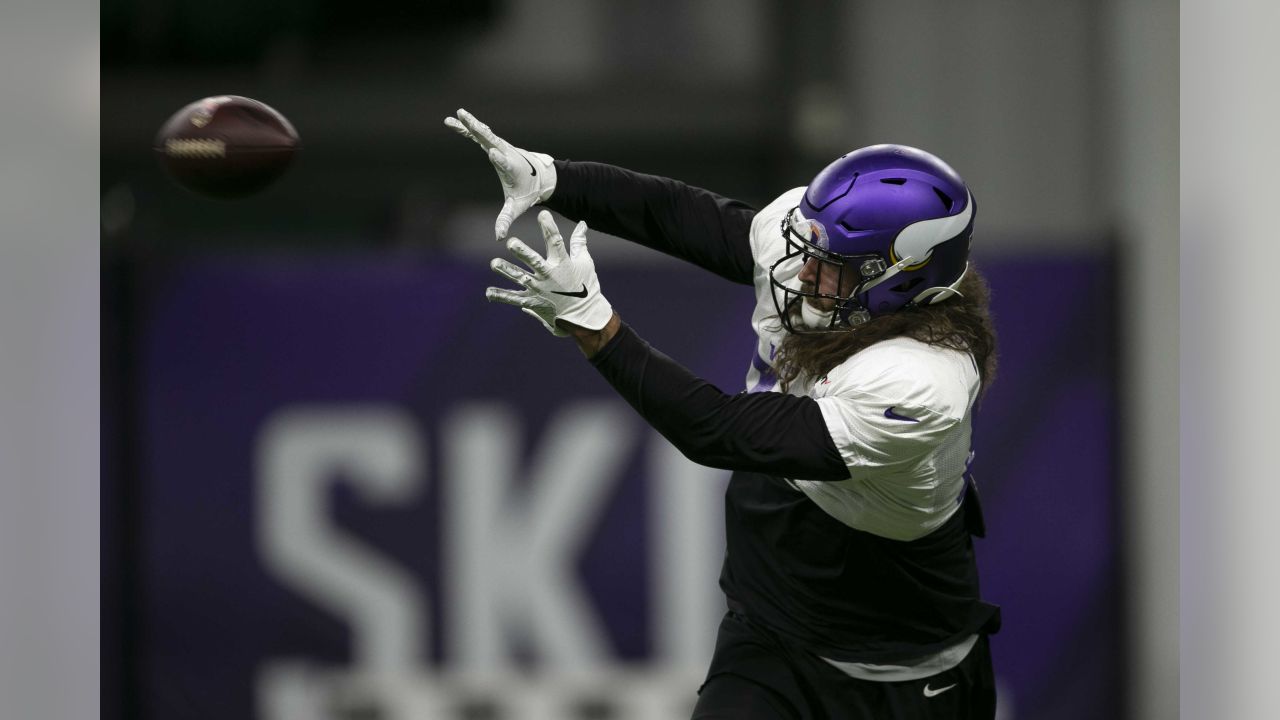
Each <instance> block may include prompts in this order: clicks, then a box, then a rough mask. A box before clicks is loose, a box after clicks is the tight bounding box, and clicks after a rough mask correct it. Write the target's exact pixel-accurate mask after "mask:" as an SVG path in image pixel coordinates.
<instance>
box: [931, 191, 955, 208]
mask: <svg viewBox="0 0 1280 720" xmlns="http://www.w3.org/2000/svg"><path fill="white" fill-rule="evenodd" d="M933 191H934V192H935V193H937V194H938V199H939V200H941V201H942V204H943V205H946V206H947V212H951V208H952V207H955V204H956V201H955V200H953V199H952V198H951V196H950V195H948V194H946V193H944V192H942V190H940V189H938V188H936V187H935V188H934V189H933Z"/></svg>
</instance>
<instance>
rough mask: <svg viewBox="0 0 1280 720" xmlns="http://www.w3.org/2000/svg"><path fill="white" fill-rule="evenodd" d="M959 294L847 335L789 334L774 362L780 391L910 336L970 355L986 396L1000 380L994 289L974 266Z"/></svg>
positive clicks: (879, 319)
mask: <svg viewBox="0 0 1280 720" xmlns="http://www.w3.org/2000/svg"><path fill="white" fill-rule="evenodd" d="M956 289H957V290H959V291H960V295H961V297H952V298H949V299H947V300H944V301H942V302H940V303H938V304H937V305H923V306H919V307H910V308H904V309H902V310H899V311H897V312H892V313H888V314H885V315H881V316H879V317H874V318H872V319H871V320H869V321H867V322H865V323H863V324H861V325H858V326H857V327H855V328H853V329H851V330H848V331H845V332H831V333H817V334H812V335H810V334H789V335H787V336H786V338H785V339H783V341H782V344H781V345H780V346H779V347H778V352H777V355H776V356H775V357H774V361H773V366H774V369H775V370H776V371H777V373H778V380H779V381H780V383H781V385H782V389H783V390H786V389H787V388H789V387H790V386H791V384H792V383H794V382H795V381H796V380H797V379H799V378H802V377H803V378H809V379H816V378H820V377H822V376H823V375H826V374H827V373H828V372H831V369H832V368H834V367H835V366H837V365H839V364H840V363H842V362H844V361H845V360H847V359H848V358H849V357H850V356H852V355H853V354H854V353H857V352H860V351H862V350H865V349H866V348H868V347H870V346H872V345H874V344H876V343H878V342H880V341H882V340H888V339H890V338H895V337H909V338H913V339H915V340H919V341H920V342H923V343H926V344H929V345H934V346H936V347H943V348H950V349H952V350H959V351H960V352H967V353H969V354H970V355H972V356H973V361H974V364H975V365H977V367H978V377H979V380H980V381H981V384H982V385H981V387H982V389H981V392H982V393H985V392H986V390H987V388H988V387H990V386H991V383H992V382H993V381H994V380H995V377H996V331H995V327H994V326H993V324H992V322H991V312H990V308H989V307H988V305H989V299H990V289H989V287H988V286H987V280H986V278H984V277H983V276H982V274H981V273H980V272H978V269H977V268H976V267H974V266H973V265H972V264H971V265H970V266H969V271H968V272H967V273H965V277H964V280H962V281H961V282H960V285H959V287H957V288H956Z"/></svg>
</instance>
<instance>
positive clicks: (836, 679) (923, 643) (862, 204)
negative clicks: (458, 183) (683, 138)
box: [445, 110, 1000, 720]
mask: <svg viewBox="0 0 1280 720" xmlns="http://www.w3.org/2000/svg"><path fill="white" fill-rule="evenodd" d="M445 123H446V124H447V125H448V126H449V127H451V128H452V129H454V130H455V131H457V132H458V133H460V134H462V135H464V136H465V137H468V138H470V139H471V140H474V141H475V142H476V143H478V144H479V145H480V146H481V147H482V148H483V149H484V150H485V151H486V153H487V154H488V157H489V161H490V162H491V163H492V164H493V166H494V168H495V169H496V171H497V173H498V177H499V179H500V180H501V182H502V187H503V193H504V198H505V199H504V203H503V206H502V211H501V213H500V214H499V216H498V219H497V222H496V225H495V233H496V235H497V237H498V238H499V239H503V238H505V237H506V235H507V233H508V231H509V229H510V227H511V223H512V221H513V220H515V218H516V217H518V216H519V215H520V214H521V213H523V212H525V211H527V210H528V209H529V208H530V207H532V206H533V205H535V204H542V205H545V206H546V207H548V208H551V209H553V210H556V211H557V212H559V213H561V214H562V215H564V216H566V217H568V218H571V219H575V220H579V222H578V224H577V227H575V228H574V230H573V232H572V233H571V235H570V238H569V242H568V244H567V246H566V244H565V241H564V239H563V238H562V236H561V234H560V232H559V230H558V229H557V227H556V224H555V222H554V220H553V219H552V217H551V214H550V213H549V212H546V211H543V212H541V213H540V214H539V216H538V221H539V223H540V226H541V229H542V234H543V237H544V239H545V241H546V252H545V254H539V253H538V252H537V251H535V250H533V249H532V248H530V247H529V246H528V245H526V244H524V243H523V242H521V241H520V240H518V239H515V238H510V239H507V241H506V247H507V248H508V249H509V250H510V252H511V253H512V254H513V255H514V256H515V257H516V258H517V259H518V260H520V261H521V263H522V264H521V265H517V264H515V263H512V262H509V261H507V260H504V259H495V260H494V261H493V262H492V267H493V269H494V270H495V271H496V272H498V273H499V274H501V275H502V276H504V277H505V278H506V279H508V280H510V281H511V282H513V283H515V284H516V285H517V286H519V288H520V289H518V290H512V289H504V288H496V287H494V288H489V289H488V290H487V292H486V296H487V297H488V299H489V300H491V301H496V302H502V303H508V304H511V305H514V306H517V307H519V308H521V309H522V310H523V311H524V312H525V313H527V314H529V315H531V316H532V317H534V318H536V319H537V320H538V321H539V322H541V323H542V325H543V326H544V327H546V329H547V330H548V331H550V332H551V333H552V334H554V335H559V336H566V335H567V336H571V337H573V338H574V340H575V341H576V342H577V343H578V345H579V347H580V348H581V349H582V351H583V352H584V354H585V355H586V356H587V357H588V358H589V359H590V362H591V364H592V365H593V366H594V367H595V368H596V369H597V370H598V371H599V372H600V373H601V374H602V375H603V376H604V377H605V378H606V379H607V380H608V382H609V383H610V384H611V385H612V386H613V387H614V388H615V389H616V390H617V392H618V393H619V394H620V395H622V397H624V398H625V399H626V400H627V402H628V403H630V404H631V405H632V407H634V408H635V409H636V411H637V412H639V413H640V414H641V415H642V416H643V417H644V418H645V419H646V420H647V421H648V422H649V423H650V424H651V425H652V426H653V427H654V428H656V429H657V430H658V431H659V432H660V433H662V434H663V436H664V437H666V438H667V439H668V440H670V441H671V442H672V443H673V444H674V445H675V446H676V447H677V448H679V449H680V450H681V451H682V452H683V453H684V454H685V455H687V456H688V457H689V458H690V459H692V460H693V461H695V462H698V463H701V464H704V465H709V466H712V467H717V468H725V469H729V470H732V471H733V475H732V479H731V480H730V482H729V487H728V491H727V494H726V506H725V524H726V533H727V553H726V558H725V562H724V567H723V570H722V572H721V577H720V585H721V587H722V588H723V589H724V591H725V594H726V596H727V599H728V612H727V614H726V615H725V617H724V619H723V621H722V622H721V625H720V629H719V634H718V637H717V640H716V648H715V653H714V656H713V658H712V661H711V667H710V670H709V671H708V674H707V679H706V682H705V683H704V684H703V686H702V687H701V688H700V690H699V699H698V702H697V705H696V707H695V710H694V718H738V719H742V718H877V719H883V718H911V719H913V720H917V719H919V718H949V719H954V718H992V717H994V713H995V682H994V676H993V672H992V663H991V654H990V648H989V645H988V640H987V636H988V635H990V634H993V633H995V632H996V631H997V630H998V629H999V625H1000V614H999V608H998V607H996V606H994V605H991V604H989V603H986V602H984V601H983V600H982V599H981V597H980V593H979V588H978V572H977V566H976V562H975V556H974V548H973V541H972V537H973V536H979V537H981V536H982V535H983V534H984V532H985V530H984V527H983V521H982V514H981V510H980V508H979V505H978V497H977V493H976V490H975V488H974V485H973V481H972V477H971V476H970V474H969V472H968V467H969V462H970V460H971V459H972V453H971V452H970V431H971V416H972V413H973V407H974V403H975V401H976V400H977V398H978V396H979V394H980V393H981V392H982V390H983V389H985V387H986V386H987V385H989V384H990V382H991V380H992V378H993V375H994V369H995V336H994V333H993V330H992V325H991V321H990V318H989V315H988V312H987V292H986V285H985V283H984V281H983V280H982V278H981V276H980V275H979V274H978V272H977V270H975V269H974V268H973V267H972V266H970V265H969V262H968V258H969V244H970V238H971V236H972V233H973V223H974V215H975V206H974V200H973V196H972V194H971V193H970V191H969V189H968V187H967V186H966V185H965V183H964V181H963V180H962V179H961V178H960V176H959V175H958V174H956V172H955V171H954V170H952V169H951V167H949V166H948V165H947V164H946V163H944V162H942V161H941V160H940V159H938V158H937V157H934V156H933V155H931V154H929V153H927V152H924V151H922V150H918V149H915V148H911V147H906V146H902V145H874V146H871V147H865V148H862V149H859V150H855V151H853V152H850V153H848V154H846V155H844V156H842V157H840V158H838V159H837V160H835V161H834V162H832V163H831V164H830V165H828V166H827V167H826V168H825V169H823V170H822V171H821V172H819V173H818V175H817V176H816V177H815V178H814V179H813V181H812V182H811V183H809V185H808V186H806V187H798V188H794V189H792V190H788V191H787V192H785V193H783V194H782V195H780V196H779V197H778V198H777V199H776V200H774V201H773V202H771V203H769V204H768V205H767V206H766V207H765V208H764V209H762V210H759V211H757V210H755V209H753V208H751V207H749V206H747V205H745V204H744V203H741V202H738V201H735V200H730V199H727V198H724V197H721V196H718V195H716V194H714V193H711V192H709V191H707V190H703V189H699V188H695V187H690V186H688V185H685V184H683V183H680V182H677V181H675V180H671V179H667V178H661V177H655V176H651V175H643V174H639V173H634V172H630V171H627V170H623V169H621V168H617V167H612V166H608V165H602V164H598V163H590V162H567V161H561V160H554V159H552V158H551V157H550V156H548V155H545V154H542V153H535V152H528V151H525V150H522V149H520V148H517V147H515V146H513V145H511V144H510V143H508V142H506V141H505V140H503V139H501V138H499V137H498V136H497V135H496V134H494V132H493V131H492V130H491V129H490V128H489V127H487V126H486V125H484V124H483V123H481V122H480V121H479V120H477V119H476V118H475V117H474V116H472V115H470V114H469V113H467V112H466V111H464V110H459V111H458V113H457V116H456V117H450V118H448V119H446V120H445ZM587 223H589V224H590V226H591V227H593V228H595V229H597V230H603V231H605V232H608V233H611V234H613V235H617V236H620V237H623V238H626V239H628V240H632V241H634V242H637V243H640V244H642V245H645V246H647V247H650V248H653V249H656V250H659V251H661V252H664V253H667V254H670V255H674V256H676V257H678V258H682V259H684V260H687V261H689V262H692V263H694V264H696V265H698V266H700V267H702V268H705V269H707V270H709V271H711V272H713V273H715V274H717V275H719V276H721V277H723V278H725V279H727V280H729V281H731V282H735V283H740V284H744V285H752V286H754V288H755V293H756V307H755V311H754V313H753V315H752V318H751V322H752V325H753V327H754V328H755V331H756V335H757V337H758V343H757V347H756V350H755V354H754V357H753V358H752V359H751V363H750V365H749V368H748V370H747V377H746V392H741V393H737V394H730V393H726V392H723V391H721V390H719V389H718V388H716V387H714V386H712V385H711V384H710V383H707V382H705V381H703V380H701V379H699V378H697V377H695V376H694V375H693V374H692V373H690V372H689V371H688V370H686V369H685V368H684V367H682V366H681V365H680V364H678V363H677V362H675V361H674V360H672V359H671V358H669V357H667V356H665V355H663V354H662V353H660V352H658V351H657V350H655V349H654V348H652V347H650V346H649V345H648V344H647V343H646V342H645V341H644V340H642V339H641V338H640V337H639V336H638V335H637V334H636V333H635V332H634V331H633V330H631V329H630V328H629V327H628V326H627V325H626V323H624V322H623V321H622V320H621V319H620V317H619V315H618V314H617V313H616V312H614V310H613V308H612V307H611V306H610V304H609V301H608V300H606V299H605V296H604V295H603V294H602V292H601V286H600V282H599V279H598V278H597V276H596V271H595V267H594V264H593V262H592V260H591V255H590V253H589V252H588V249H587V236H586V231H587Z"/></svg>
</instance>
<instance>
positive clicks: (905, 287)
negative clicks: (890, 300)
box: [889, 277, 924, 293]
mask: <svg viewBox="0 0 1280 720" xmlns="http://www.w3.org/2000/svg"><path fill="white" fill-rule="evenodd" d="M922 282H924V278H922V277H913V278H911V279H910V280H907V281H906V282H902V283H898V284H897V285H894V286H893V287H891V288H889V289H890V290H892V291H894V292H897V293H905V292H911V291H912V290H914V289H915V287H916V286H917V285H919V284H920V283H922Z"/></svg>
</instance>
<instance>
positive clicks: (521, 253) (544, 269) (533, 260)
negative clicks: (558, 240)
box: [507, 238, 551, 278]
mask: <svg viewBox="0 0 1280 720" xmlns="http://www.w3.org/2000/svg"><path fill="white" fill-rule="evenodd" d="M507 249H508V250H510V251H511V254H512V255H515V256H516V257H518V258H520V261H521V262H523V263H524V264H525V265H528V266H529V269H531V270H533V274H534V276H535V277H539V278H545V277H546V276H547V274H548V273H549V272H551V266H550V265H547V261H546V260H544V259H542V256H541V255H539V254H538V253H537V251H535V250H534V249H533V248H531V247H529V246H528V245H525V244H524V243H523V242H521V241H520V239H519V238H511V239H510V240H508V241H507Z"/></svg>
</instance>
